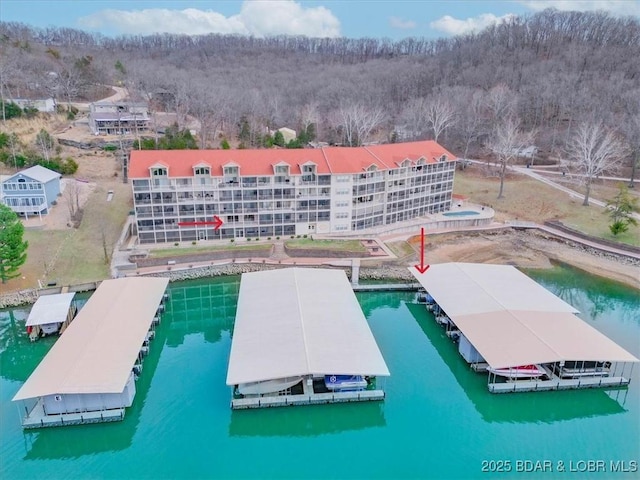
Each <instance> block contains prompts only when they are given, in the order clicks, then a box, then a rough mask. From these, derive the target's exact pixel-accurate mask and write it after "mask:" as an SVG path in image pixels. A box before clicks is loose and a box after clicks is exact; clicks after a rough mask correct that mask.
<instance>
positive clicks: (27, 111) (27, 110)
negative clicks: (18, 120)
mask: <svg viewBox="0 0 640 480" xmlns="http://www.w3.org/2000/svg"><path fill="white" fill-rule="evenodd" d="M38 113H40V112H39V111H38V109H37V108H34V107H24V115H25V117H27V118H33V117H35V116H37V115H38Z"/></svg>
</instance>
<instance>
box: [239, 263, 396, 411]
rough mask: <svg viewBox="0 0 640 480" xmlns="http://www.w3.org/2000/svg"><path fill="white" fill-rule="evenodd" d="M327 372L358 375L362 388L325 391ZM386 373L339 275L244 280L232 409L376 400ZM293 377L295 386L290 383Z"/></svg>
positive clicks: (313, 272) (287, 273) (294, 273)
mask: <svg viewBox="0 0 640 480" xmlns="http://www.w3.org/2000/svg"><path fill="white" fill-rule="evenodd" d="M325 375H350V376H361V377H362V378H363V379H366V386H364V383H363V382H360V383H352V384H348V386H347V384H345V388H343V389H341V390H331V391H330V390H328V389H327V388H326V386H325V381H324V378H325ZM386 376H389V369H388V368H387V365H386V363H385V361H384V359H383V357H382V354H381V353H380V350H379V348H378V345H377V344H376V341H375V338H374V337H373V334H372V332H371V330H370V328H369V325H368V323H367V320H366V318H365V316H364V314H363V312H362V309H361V308H360V305H359V303H358V300H357V298H356V296H355V294H354V293H353V290H352V288H351V285H350V283H349V281H348V279H347V276H346V274H345V273H344V271H342V270H331V269H316V268H287V269H280V270H269V271H262V272H253V273H245V274H243V275H242V280H241V282H240V292H239V295H238V308H237V313H236V321H235V326H234V330H233V342H232V345H231V353H230V358H229V369H228V372H227V385H230V386H234V387H235V388H234V398H233V400H232V404H231V406H232V408H256V407H263V406H279V405H292V404H314V403H333V402H341V401H364V400H378V399H381V398H384V391H383V390H382V389H381V388H380V384H379V383H380V379H379V378H378V377H386ZM293 379H299V381H298V382H296V384H295V385H291V383H292V380H293ZM261 385H264V389H263V390H260V386H261ZM280 387H282V389H280ZM241 392H249V394H245V395H242V393H241Z"/></svg>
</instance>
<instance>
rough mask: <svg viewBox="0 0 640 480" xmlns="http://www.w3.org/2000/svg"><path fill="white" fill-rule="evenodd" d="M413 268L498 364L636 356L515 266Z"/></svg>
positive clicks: (491, 361) (490, 361) (466, 333)
mask: <svg viewBox="0 0 640 480" xmlns="http://www.w3.org/2000/svg"><path fill="white" fill-rule="evenodd" d="M410 270H411V272H412V273H413V275H414V276H415V277H416V278H417V279H418V281H419V282H420V284H421V285H422V286H423V287H424V288H425V289H426V290H427V292H429V294H430V295H431V296H432V297H433V298H434V300H435V301H436V302H437V303H438V305H439V306H440V307H441V308H442V310H444V312H445V313H446V314H447V316H448V317H449V318H451V320H452V321H453V323H455V325H456V326H457V327H458V328H459V329H460V331H461V332H462V334H463V335H464V336H465V337H466V338H467V339H468V340H469V342H471V344H472V345H473V346H474V347H475V349H476V350H477V351H478V352H479V353H480V355H482V356H483V357H484V359H485V360H486V361H487V363H488V364H489V365H491V366H492V367H494V368H505V367H516V366H519V365H529V364H535V363H553V362H561V361H610V362H637V361H638V359H637V358H636V357H634V356H633V355H631V354H630V353H629V352H627V351H626V350H625V349H623V348H622V347H620V346H619V345H618V344H616V343H615V342H613V341H612V340H610V339H609V338H607V337H606V336H605V335H603V334H602V333H600V332H599V331H598V330H596V329H595V328H593V327H592V326H590V325H589V324H587V323H586V322H584V321H583V320H581V319H580V318H578V317H577V316H576V315H574V313H577V310H576V309H575V308H573V307H572V306H571V305H569V304H568V303H566V302H564V301H563V300H561V299H560V298H558V297H556V296H555V295H553V294H552V293H551V292H549V291H548V290H546V289H545V288H544V287H542V286H541V285H539V284H538V283H536V282H534V281H533V280H531V279H530V278H529V277H527V276H526V275H525V274H523V273H522V272H520V271H518V270H517V269H516V268H514V267H512V266H509V265H482V264H471V263H446V264H439V265H431V267H430V268H429V269H428V270H427V271H426V272H425V273H423V274H421V273H419V272H418V271H417V270H416V269H415V268H411V269H410Z"/></svg>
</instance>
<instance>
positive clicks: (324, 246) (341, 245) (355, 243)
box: [284, 238, 367, 252]
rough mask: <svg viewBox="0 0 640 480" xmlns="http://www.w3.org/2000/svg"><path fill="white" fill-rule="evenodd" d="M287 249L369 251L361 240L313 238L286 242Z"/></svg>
mask: <svg viewBox="0 0 640 480" xmlns="http://www.w3.org/2000/svg"><path fill="white" fill-rule="evenodd" d="M284 243H285V245H286V247H287V248H291V249H295V248H300V249H310V248H314V249H318V250H340V251H346V252H366V251H367V249H366V248H365V247H364V246H363V245H362V243H360V240H314V239H312V238H297V239H293V240H287V241H286V242H284Z"/></svg>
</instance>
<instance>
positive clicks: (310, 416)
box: [229, 402, 385, 437]
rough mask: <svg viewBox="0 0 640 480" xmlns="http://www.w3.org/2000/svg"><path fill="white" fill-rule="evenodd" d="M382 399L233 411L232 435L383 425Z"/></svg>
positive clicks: (298, 433) (336, 430)
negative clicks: (341, 403)
mask: <svg viewBox="0 0 640 480" xmlns="http://www.w3.org/2000/svg"><path fill="white" fill-rule="evenodd" d="M384 426H385V420H384V402H358V403H351V404H344V405H306V406H303V407H299V408H297V407H290V408H289V407H285V408H273V409H256V410H233V411H232V412H231V422H230V423H229V435H231V436H259V437H273V436H287V437H303V436H312V437H313V436H317V435H325V434H328V433H340V432H345V431H349V430H362V429H366V428H372V427H384Z"/></svg>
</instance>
